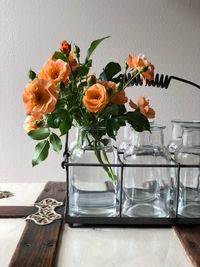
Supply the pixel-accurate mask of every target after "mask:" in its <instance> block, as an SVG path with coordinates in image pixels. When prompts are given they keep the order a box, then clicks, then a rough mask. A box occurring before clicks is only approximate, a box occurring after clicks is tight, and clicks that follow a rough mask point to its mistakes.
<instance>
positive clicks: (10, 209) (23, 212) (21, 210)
mask: <svg viewBox="0 0 200 267" xmlns="http://www.w3.org/2000/svg"><path fill="white" fill-rule="evenodd" d="M36 211H37V208H36V207H29V206H0V218H25V217H27V216H28V215H30V214H33V213H35V212H36Z"/></svg>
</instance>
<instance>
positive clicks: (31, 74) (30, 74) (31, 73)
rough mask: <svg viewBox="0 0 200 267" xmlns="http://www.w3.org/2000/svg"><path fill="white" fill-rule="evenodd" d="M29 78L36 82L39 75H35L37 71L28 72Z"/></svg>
mask: <svg viewBox="0 0 200 267" xmlns="http://www.w3.org/2000/svg"><path fill="white" fill-rule="evenodd" d="M28 77H29V79H31V80H34V79H35V78H36V77H37V74H36V73H35V71H33V70H32V69H30V70H29V72H28Z"/></svg>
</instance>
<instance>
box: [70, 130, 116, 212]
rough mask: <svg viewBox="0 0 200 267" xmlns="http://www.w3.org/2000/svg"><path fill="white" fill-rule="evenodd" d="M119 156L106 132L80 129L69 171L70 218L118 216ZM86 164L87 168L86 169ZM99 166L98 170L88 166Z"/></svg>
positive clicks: (96, 167) (71, 156)
mask: <svg viewBox="0 0 200 267" xmlns="http://www.w3.org/2000/svg"><path fill="white" fill-rule="evenodd" d="M116 160H117V155H116V152H115V150H114V149H113V146H112V144H111V139H110V138H108V137H107V136H106V131H105V128H87V129H86V128H80V129H79V132H78V140H77V144H76V146H75V147H74V149H72V150H71V155H70V163H75V164H77V166H70V167H69V214H70V215H71V216H115V215H116V182H117V175H116V173H117V172H116V168H114V167H111V166H98V164H114V163H116ZM84 164H85V166H83V165H84ZM89 164H97V166H89Z"/></svg>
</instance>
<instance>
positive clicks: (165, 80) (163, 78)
mask: <svg viewBox="0 0 200 267" xmlns="http://www.w3.org/2000/svg"><path fill="white" fill-rule="evenodd" d="M130 78H131V75H130V74H129V75H127V76H126V81H128V80H129V79H130ZM172 79H173V80H177V81H180V82H183V83H187V84H190V85H192V86H195V87H196V88H198V89H200V85H198V84H196V83H194V82H191V81H188V80H185V79H182V78H179V77H176V76H169V75H164V74H159V73H156V74H155V77H154V80H151V81H149V80H146V83H145V85H147V86H152V87H158V88H159V87H160V88H164V89H167V88H168V87H169V84H170V82H171V80H172ZM130 85H132V86H134V85H135V86H138V85H140V86H142V85H144V83H143V79H142V78H141V77H140V76H137V77H136V78H134V79H133V80H132V81H131V82H130Z"/></svg>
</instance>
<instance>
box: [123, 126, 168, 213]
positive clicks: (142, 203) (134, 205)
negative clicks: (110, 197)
mask: <svg viewBox="0 0 200 267" xmlns="http://www.w3.org/2000/svg"><path fill="white" fill-rule="evenodd" d="M164 128H165V127H164V126H158V125H151V133H150V132H148V131H144V132H141V133H139V132H137V133H136V132H135V133H134V134H135V137H134V142H135V144H134V145H132V146H130V147H129V148H128V149H127V150H126V151H125V153H124V163H125V164H127V165H128V164H136V165H138V166H136V167H128V166H126V167H124V180H123V210H122V213H123V216H129V217H169V216H170V211H171V209H172V207H171V206H170V199H171V198H172V196H171V195H172V194H173V190H172V189H173V188H172V187H173V186H172V184H173V183H172V182H171V178H170V168H169V167H154V166H151V165H152V164H163V165H165V164H170V159H171V157H170V153H169V151H168V150H167V148H165V147H164V145H163V143H164V135H163V130H164ZM141 164H148V165H149V167H143V166H141V167H140V166H139V165H141Z"/></svg>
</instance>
